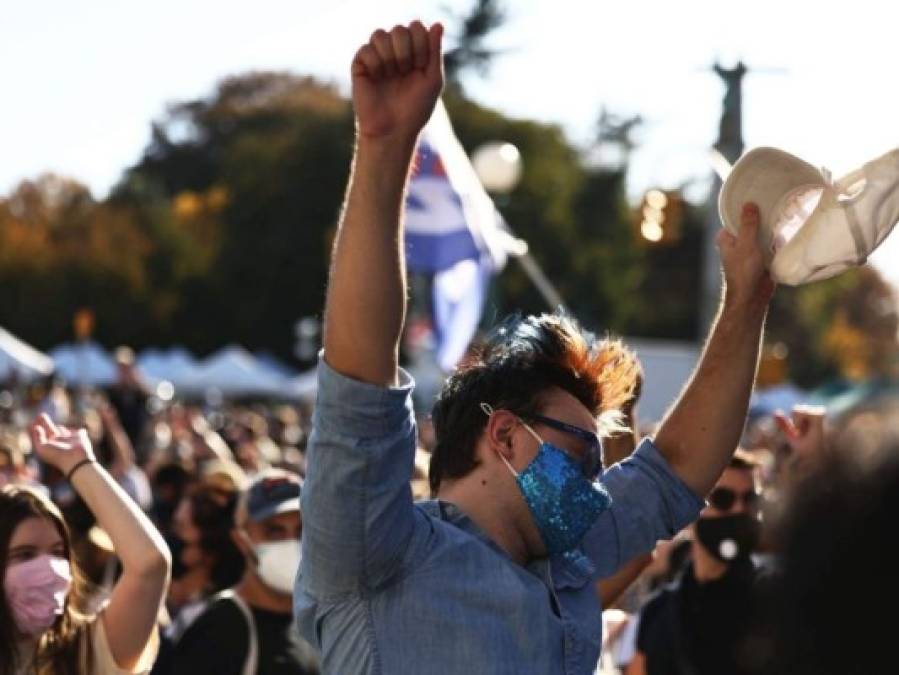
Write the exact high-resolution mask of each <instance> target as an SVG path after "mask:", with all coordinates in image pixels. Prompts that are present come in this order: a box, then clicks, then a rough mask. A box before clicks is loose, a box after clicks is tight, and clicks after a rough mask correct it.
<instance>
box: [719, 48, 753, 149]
mask: <svg viewBox="0 0 899 675" xmlns="http://www.w3.org/2000/svg"><path fill="white" fill-rule="evenodd" d="M715 72H716V73H717V74H718V76H719V77H720V78H721V79H722V80H724V87H725V92H724V107H723V112H722V113H721V124H720V126H719V129H718V141H717V142H716V143H715V149H716V150H717V151H718V152H720V153H721V154H722V155H724V156H725V157H726V158H727V161H729V162H730V163H731V164H733V163H734V162H736V161H737V160H738V159H739V158H740V155H742V154H743V77H744V76H745V75H746V72H747V69H746V66H745V65H744V64H743V62H742V61H741V62H739V63H737V65H736V66H734V67H733V68H723V67H721V66H720V65H718V64H717V63H716V64H715Z"/></svg>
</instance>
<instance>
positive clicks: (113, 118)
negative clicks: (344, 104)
mask: <svg viewBox="0 0 899 675" xmlns="http://www.w3.org/2000/svg"><path fill="white" fill-rule="evenodd" d="M469 5H470V2H469V0H465V1H464V2H458V1H454V0H443V1H435V0H416V1H413V0H377V2H372V1H371V0H368V1H365V0H316V1H311V0H293V1H288V0H254V2H252V3H243V2H241V3H237V2H227V1H223V0H218V1H216V2H212V1H211V0H179V1H177V2H176V1H174V0H156V1H155V2H153V3H149V2H142V3H130V2H119V1H115V0H90V1H87V2H71V1H70V0H69V1H64V0H55V1H42V0H29V1H28V2H24V1H21V0H20V1H18V2H13V1H12V0H11V1H10V2H7V3H5V5H4V8H3V9H4V11H3V27H4V31H3V32H4V36H3V40H2V41H0V64H2V66H0V77H2V79H3V82H2V83H3V91H4V98H5V101H4V103H5V105H4V106H3V113H2V120H3V123H2V124H0V153H2V157H3V160H4V161H2V162H0V194H2V193H5V192H7V191H8V190H9V189H11V188H12V187H13V186H14V185H15V184H16V183H17V182H18V181H19V180H21V179H22V178H26V177H32V176H35V175H38V174H39V173H41V172H44V171H48V170H50V171H55V172H59V173H63V174H66V175H70V176H73V177H75V178H77V179H79V180H81V181H83V182H85V183H87V184H88V185H89V186H90V187H91V189H92V190H93V191H94V193H95V195H97V196H99V197H102V196H103V195H104V194H105V193H106V192H107V191H108V189H109V188H110V186H111V185H112V184H113V183H114V182H115V181H116V179H117V178H118V177H119V175H120V174H121V172H122V170H123V169H124V168H125V167H127V166H128V165H129V164H132V163H134V162H135V161H137V159H138V158H139V156H140V152H141V150H142V149H143V147H144V146H145V144H146V143H147V140H148V138H149V129H150V122H151V120H153V119H156V118H159V117H160V116H161V115H162V114H163V113H164V111H165V108H166V105H167V103H169V102H173V101H177V100H183V99H186V98H195V97H197V96H202V95H205V94H208V93H209V92H211V91H212V88H213V86H214V84H215V82H216V81H217V80H218V79H220V78H221V77H223V76H225V75H228V74H232V73H236V72H241V71H246V70H250V69H260V68H273V69H290V70H294V71H296V72H302V73H310V74H314V75H318V76H320V77H322V78H325V79H328V80H332V81H334V82H336V83H337V84H338V85H339V86H340V87H341V88H342V89H344V90H346V89H347V84H348V78H347V72H348V63H349V60H350V58H351V56H352V54H353V52H354V51H355V49H356V47H357V46H358V44H360V43H361V42H362V41H363V40H365V39H367V36H368V34H369V33H370V32H371V30H372V29H373V28H375V27H378V26H383V27H386V28H389V27H390V26H392V25H393V24H394V23H397V22H400V21H408V20H409V19H411V18H416V17H420V18H422V19H423V20H425V21H426V22H429V21H432V20H436V19H441V20H446V19H448V14H447V12H446V11H445V9H443V8H444V7H447V6H449V7H452V8H453V9H454V11H456V12H458V13H464V12H465V11H466V9H467V8H468V7H469ZM506 5H507V7H508V10H509V11H508V14H509V16H508V21H507V23H506V25H505V26H504V28H502V29H501V30H499V31H497V33H496V34H495V36H494V38H493V41H492V44H493V46H495V47H497V48H500V49H503V50H504V53H503V56H501V57H500V58H498V59H497V61H496V63H495V65H494V67H493V69H492V70H491V71H490V74H489V76H488V77H486V78H483V79H478V78H471V79H469V81H468V82H467V87H468V91H469V92H470V94H471V95H472V96H473V97H474V98H476V99H477V100H479V101H480V102H482V103H484V104H487V105H490V106H494V107H497V108H499V109H501V110H503V111H504V112H505V113H507V114H509V115H512V116H518V117H527V118H535V119H540V120H544V121H550V122H556V123H559V124H561V125H562V126H563V127H564V128H565V129H566V131H567V132H568V134H569V137H570V138H571V139H572V140H574V141H575V142H577V143H579V144H586V143H587V141H588V140H589V139H590V137H591V134H592V133H593V130H594V128H595V123H596V120H597V117H598V114H599V110H600V108H601V107H602V106H606V107H607V108H609V109H610V110H611V111H613V112H617V113H621V114H636V113H639V114H640V115H642V116H643V117H644V118H645V120H646V122H645V124H644V127H643V129H642V131H641V132H640V133H639V134H638V140H639V141H640V143H641V145H640V148H639V150H638V151H637V153H636V155H635V157H634V158H633V163H632V167H631V172H630V174H629V192H630V193H631V194H632V195H636V194H639V193H640V192H641V191H642V190H644V189H646V188H648V187H653V186H661V187H666V188H667V187H676V186H679V185H682V184H685V183H690V182H692V184H693V186H694V187H693V192H694V193H699V192H701V189H702V187H703V185H705V181H706V179H707V177H708V174H709V166H708V160H707V154H708V153H707V149H708V147H709V146H710V145H711V144H712V142H714V140H715V136H716V133H717V123H718V117H719V115H720V105H721V97H722V95H723V88H722V86H721V83H720V81H719V80H718V78H717V77H716V76H715V75H714V74H712V73H711V72H710V70H709V68H710V66H711V65H712V63H714V62H715V60H720V61H721V62H722V63H723V64H725V65H732V64H733V63H735V62H736V60H737V59H742V60H743V61H745V62H746V63H747V64H748V66H749V67H750V69H756V72H752V73H750V75H749V76H748V77H747V79H746V81H745V87H744V126H745V129H744V136H745V139H746V142H747V146H749V147H752V146H757V145H774V146H778V147H781V148H783V149H785V150H787V151H790V152H793V153H794V154H797V155H799V156H801V157H803V158H805V159H807V160H808V161H810V162H811V163H812V164H815V165H826V166H828V167H829V168H831V169H833V171H834V173H835V174H836V175H840V174H842V173H845V172H847V171H849V170H851V169H854V168H856V167H857V166H859V165H861V164H862V163H864V162H865V161H867V160H869V159H873V158H874V157H876V156H878V155H880V154H882V153H883V152H885V151H887V150H889V149H891V148H892V147H894V146H896V145H899V138H897V136H899V133H897V129H899V124H897V118H899V87H897V85H896V82H897V80H899V78H897V74H896V70H897V65H899V50H897V47H896V43H897V38H896V31H895V22H894V21H893V20H892V17H891V16H890V15H888V14H886V13H885V12H889V11H890V10H888V9H885V8H886V7H888V5H887V4H884V3H880V2H875V1H874V0H856V1H855V2H853V3H852V4H851V5H849V6H843V7H842V8H841V9H840V10H839V11H836V10H828V9H826V8H825V6H823V5H821V4H820V3H814V2H806V1H792V2H785V1H784V0H778V1H773V0H756V1H755V2H752V3H746V2H741V3H737V2H730V1H722V0H718V1H717V2H712V1H711V0H701V1H698V2H680V3H672V2H663V1H653V2H648V1H640V0H630V1H629V2H619V3H600V2H587V1H585V0H514V2H513V1H512V0H509V1H508V2H507V3H506ZM448 26H449V27H450V30H452V26H453V24H452V21H449V22H448ZM524 161H525V162H526V161H527V157H524ZM887 247H890V248H889V249H888V248H887ZM879 253H880V255H879V256H878V260H879V261H880V265H879V266H880V267H881V269H883V270H884V271H885V272H886V273H887V274H888V275H889V276H890V277H891V278H892V279H894V280H899V264H897V263H899V235H896V236H895V237H894V238H891V239H890V240H888V242H887V244H885V246H884V247H883V248H882V250H881V252H879Z"/></svg>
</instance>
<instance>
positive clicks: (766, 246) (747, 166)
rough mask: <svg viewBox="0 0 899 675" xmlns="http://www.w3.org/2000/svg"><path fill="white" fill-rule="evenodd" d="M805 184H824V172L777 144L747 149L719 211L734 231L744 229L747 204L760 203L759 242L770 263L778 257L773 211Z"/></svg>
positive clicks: (720, 200)
mask: <svg viewBox="0 0 899 675" xmlns="http://www.w3.org/2000/svg"><path fill="white" fill-rule="evenodd" d="M805 186H809V187H811V186H820V187H824V179H823V177H822V175H821V172H820V171H819V170H818V169H816V168H815V167H813V166H812V165H811V164H809V163H808V162H806V161H804V160H801V159H799V158H798V157H796V156H794V155H791V154H790V153H788V152H784V151H783V150H779V149H777V148H768V147H761V148H755V149H753V150H750V151H749V152H747V153H746V154H745V155H743V157H741V158H740V160H739V161H738V162H737V163H736V164H735V165H734V167H733V169H731V172H730V175H729V176H728V177H727V180H725V181H724V185H723V186H722V187H721V193H720V194H719V195H718V213H719V214H720V216H721V222H722V224H723V225H724V227H726V228H727V229H728V230H729V231H730V232H732V233H733V234H737V233H738V232H739V231H740V213H741V211H742V209H743V204H745V203H747V202H754V203H755V204H757V205H758V207H759V216H760V223H761V227H760V228H759V244H760V245H761V247H762V250H763V251H764V254H765V258H766V260H767V262H768V263H769V264H770V262H771V259H772V258H773V257H774V250H773V247H772V239H773V237H774V232H773V229H774V224H775V223H774V220H775V219H774V217H773V215H774V214H773V212H774V210H775V208H776V207H777V206H778V204H779V203H780V201H781V199H782V198H783V197H784V196H785V195H786V194H787V193H789V192H792V191H793V190H796V189H798V188H801V187H805Z"/></svg>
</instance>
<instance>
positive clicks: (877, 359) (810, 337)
mask: <svg viewBox="0 0 899 675" xmlns="http://www.w3.org/2000/svg"><path fill="white" fill-rule="evenodd" d="M897 326H899V320H897V305H896V296H895V291H894V290H893V288H892V287H891V286H890V285H889V284H888V283H887V282H886V281H884V279H883V278H882V277H881V276H880V274H878V272H877V271H876V270H875V269H873V268H872V267H870V266H867V265H866V266H863V267H859V268H856V269H852V270H849V271H847V272H845V273H843V274H841V275H839V276H837V277H834V278H832V279H828V280H826V281H821V282H817V283H813V284H807V285H805V286H799V287H796V288H790V287H780V288H778V289H777V293H775V296H774V300H773V302H772V304H771V309H770V311H769V314H768V323H767V335H766V341H767V342H768V343H769V344H772V345H773V344H776V343H782V344H783V345H785V346H786V347H787V349H788V350H789V354H788V357H787V363H788V365H789V372H790V378H791V379H792V380H793V381H794V382H796V383H797V384H799V385H800V386H805V387H813V386H817V385H819V384H821V383H822V382H825V381H827V380H831V379H834V378H843V379H848V380H860V379H867V378H870V377H878V376H886V375H894V376H895V375H896V373H893V372H891V371H892V370H893V369H894V368H895V364H896V356H897V341H896V332H897Z"/></svg>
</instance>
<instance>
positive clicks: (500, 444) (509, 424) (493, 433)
mask: <svg viewBox="0 0 899 675" xmlns="http://www.w3.org/2000/svg"><path fill="white" fill-rule="evenodd" d="M517 425H518V417H516V416H515V415H514V414H513V413H511V412H509V411H508V410H494V411H493V413H492V414H491V415H490V418H489V419H488V420H487V426H485V427H484V436H485V437H486V439H487V444H488V445H489V447H490V449H491V450H493V451H494V452H497V453H500V454H502V456H503V457H505V458H506V459H511V458H512V455H513V452H512V434H513V432H514V431H515V427H516V426H517Z"/></svg>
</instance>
